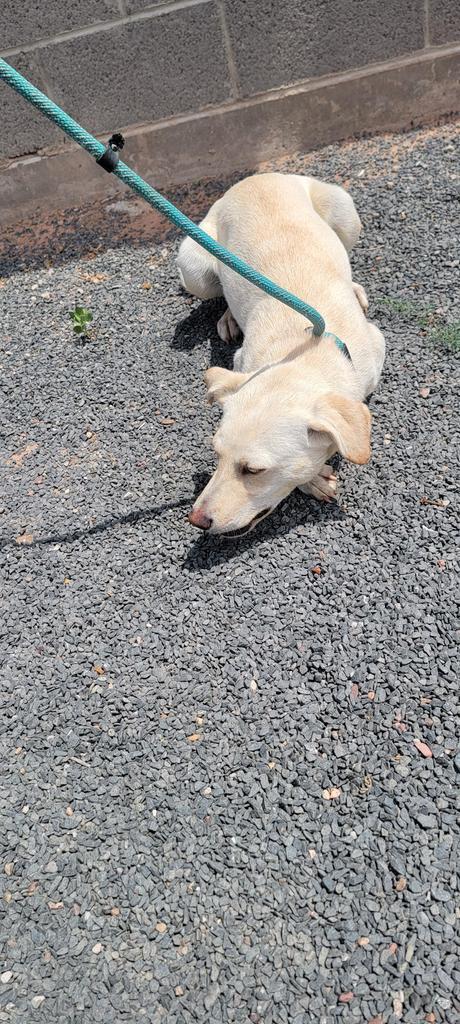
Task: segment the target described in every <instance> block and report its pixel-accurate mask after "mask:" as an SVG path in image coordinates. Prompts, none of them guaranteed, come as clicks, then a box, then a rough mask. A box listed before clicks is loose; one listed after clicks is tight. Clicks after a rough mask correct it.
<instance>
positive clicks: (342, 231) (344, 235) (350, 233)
mask: <svg viewBox="0 0 460 1024" xmlns="http://www.w3.org/2000/svg"><path fill="white" fill-rule="evenodd" d="M304 181H305V182H306V183H307V186H308V191H309V193H310V199H311V201H312V203H313V206H314V208H315V210H316V212H317V213H319V215H320V217H322V218H323V220H325V221H326V224H329V227H331V228H332V230H333V231H335V233H336V235H338V236H339V238H340V241H341V242H342V245H344V246H345V249H346V250H347V252H350V250H351V249H352V248H353V246H354V245H356V242H357V241H358V238H359V236H360V234H361V227H362V225H361V221H360V219H359V216H358V212H357V209H356V206H355V204H354V202H353V200H352V198H351V195H350V194H349V193H348V192H346V191H345V189H344V188H341V187H340V185H331V184H329V183H328V182H325V181H318V180H317V179H316V178H305V179H304Z"/></svg>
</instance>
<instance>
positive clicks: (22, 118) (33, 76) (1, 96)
mask: <svg viewBox="0 0 460 1024" xmlns="http://www.w3.org/2000/svg"><path fill="white" fill-rule="evenodd" d="M8 63H9V64H11V66H12V67H14V68H16V70H17V71H20V72H21V74H22V75H25V76H26V78H28V79H29V81H30V82H32V84H33V85H36V86H37V88H38V89H41V90H42V91H43V92H47V89H46V85H45V84H44V82H43V80H42V77H41V75H40V73H39V71H38V69H37V67H36V66H35V62H34V59H33V55H32V54H30V53H19V54H16V55H15V56H14V57H11V58H10V59H9V60H8ZM0 125H1V132H0V158H3V159H8V158H14V157H17V156H24V155H25V154H26V153H35V152H36V151H37V149H43V148H44V147H45V146H51V145H54V144H55V143H58V142H59V140H60V139H61V140H62V139H63V135H62V132H61V131H59V128H55V127H54V125H52V124H51V121H48V119H47V118H46V117H43V114H40V113H39V112H38V110H35V108H34V107H32V106H31V105H30V103H27V101H26V100H24V99H23V98H22V96H18V95H17V93H15V92H14V91H13V89H11V87H10V86H9V85H6V84H5V82H0Z"/></svg>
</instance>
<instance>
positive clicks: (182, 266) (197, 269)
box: [177, 203, 222, 299]
mask: <svg viewBox="0 0 460 1024" xmlns="http://www.w3.org/2000/svg"><path fill="white" fill-rule="evenodd" d="M216 206H217V203H214V206H212V207H211V209H210V211H209V213H208V215H207V217H205V219H204V220H203V221H202V222H201V224H200V227H201V228H203V231H206V233H207V234H208V235H211V238H216V234H217V231H216ZM177 269H178V272H179V279H180V283H181V285H182V287H183V288H185V290H186V291H187V292H191V294H192V295H196V297H197V298H198V299H215V298H217V297H218V296H219V295H222V285H221V283H220V280H219V273H218V261H217V260H216V259H215V257H214V256H211V254H210V253H208V252H206V249H202V248H201V245H198V243H197V242H194V241H193V238H189V237H188V236H187V238H184V241H183V242H182V244H181V246H180V249H179V253H178V256H177Z"/></svg>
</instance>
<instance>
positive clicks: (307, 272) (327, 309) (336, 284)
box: [177, 173, 385, 537]
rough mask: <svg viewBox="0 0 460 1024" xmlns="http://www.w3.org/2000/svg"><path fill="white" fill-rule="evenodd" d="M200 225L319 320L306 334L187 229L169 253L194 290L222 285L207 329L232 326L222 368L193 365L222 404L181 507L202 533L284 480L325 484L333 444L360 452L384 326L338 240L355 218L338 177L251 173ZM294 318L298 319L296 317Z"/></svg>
mask: <svg viewBox="0 0 460 1024" xmlns="http://www.w3.org/2000/svg"><path fill="white" fill-rule="evenodd" d="M201 227H202V228H203V230H204V231H206V232H207V233H208V234H209V235H211V236H212V237H213V238H214V239H216V241H218V242H219V243H220V244H221V245H224V246H226V248H227V249H230V251H231V252H232V253H235V254H236V255H238V256H239V257H241V258H242V259H243V260H245V261H246V262H247V263H249V264H250V265H251V266H252V267H254V268H256V269H257V270H258V271H260V272H261V273H262V274H265V276H266V277H269V278H270V279H271V280H272V281H275V282H276V283H277V284H280V285H282V286H283V287H284V288H286V289H288V290H289V291H291V292H293V293H294V295H297V296H298V297H300V298H302V299H304V300H305V301H306V302H308V303H309V304H310V305H313V306H314V307H315V308H316V309H318V310H319V312H320V313H321V314H322V316H323V317H324V319H325V321H326V333H325V334H324V335H323V336H322V337H321V338H316V337H315V336H314V335H313V333H312V329H311V327H310V328H308V326H307V324H308V322H307V321H306V320H305V318H304V317H303V316H302V315H301V314H299V313H297V312H295V311H294V310H292V309H290V308H289V307H288V306H285V305H284V304H283V303H281V302H280V301H279V300H278V299H274V298H271V297H270V296H269V295H267V294H266V293H265V292H263V291H261V290H260V289H258V288H257V287H256V286H255V285H252V284H250V283H249V282H248V281H246V280H245V279H244V278H242V277H240V276H239V275H238V274H236V273H235V272H234V271H232V270H230V269H229V268H228V267H226V266H225V265H224V264H223V263H220V262H218V260H216V259H215V258H214V257H213V256H211V255H210V254H208V253H207V252H206V251H205V250H204V249H202V248H201V247H200V246H199V245H197V243H196V242H194V241H193V240H192V239H191V238H188V237H187V238H185V239H184V241H183V242H182V244H181V246H180V249H179V253H178V259H177V264H178V272H179V278H180V281H181V284H182V286H183V287H184V288H185V289H186V290H187V291H188V292H191V294H192V295H195V296H197V297H198V298H200V299H211V298H214V297H217V296H221V295H224V297H225V299H226V302H227V305H228V309H227V310H226V312H225V313H224V315H223V316H222V317H221V319H220V320H219V322H218V324H217V330H218V334H219V336H220V338H222V339H223V340H224V341H228V342H234V341H236V340H237V339H238V337H239V336H240V333H242V335H243V339H244V340H243V342H242V345H241V347H240V348H238V350H237V351H236V353H235V356H234V363H233V367H234V368H233V370H227V369H224V368H222V367H212V368H211V369H210V370H208V371H207V373H206V374H205V381H206V385H207V389H208V400H209V402H211V403H212V402H218V403H219V405H220V406H221V407H222V410H223V416H222V419H221V422H220V426H219V428H218V430H217V433H216V435H215V438H214V448H215V451H216V454H217V457H218V465H217V469H216V471H215V473H214V475H213V476H212V478H211V480H210V481H209V483H208V485H207V486H206V487H205V489H204V490H203V492H202V493H201V494H200V496H199V497H198V498H197V500H196V502H195V504H194V506H193V509H192V510H191V512H190V514H189V520H190V522H191V523H192V525H193V526H196V527H198V528H199V529H201V530H207V531H208V532H209V533H210V534H225V535H227V536H231V537H237V536H242V535H243V534H245V533H247V532H248V531H249V530H252V529H253V528H254V526H255V525H256V524H257V523H259V522H260V521H261V520H262V519H264V518H265V517H266V516H268V515H270V513H271V512H272V511H273V509H274V508H276V506H277V505H279V503H280V502H281V501H282V500H283V499H284V498H285V497H286V496H287V495H288V494H289V493H290V491H292V490H293V489H294V488H296V487H298V488H299V489H300V490H301V491H303V492H304V493H306V494H309V495H313V497H315V498H317V499H319V500H321V501H331V500H332V499H333V498H334V497H335V495H336V489H337V479H336V475H335V473H334V471H333V469H332V468H331V466H330V465H328V464H327V462H328V459H330V458H331V457H332V456H333V455H334V454H335V453H336V452H340V454H341V455H342V456H343V457H344V458H345V459H348V460H350V461H351V462H355V463H358V464H359V465H362V464H364V463H366V462H368V460H369V458H370V454H371V450H370V434H371V415H370V412H369V409H368V407H367V405H366V404H365V399H366V398H367V397H368V396H369V395H370V394H371V393H372V392H373V391H374V389H375V388H376V386H377V383H378V381H379V378H380V375H381V372H382V367H383V363H384V358H385V340H384V338H383V335H382V334H381V332H380V330H379V329H378V327H377V326H376V325H375V324H373V323H371V322H370V321H369V320H368V319H367V317H366V313H367V308H368V302H367V297H366V292H365V291H364V288H362V287H361V285H359V284H357V283H356V282H354V281H353V280H352V274H351V268H350V262H349V258H348V253H349V252H350V250H351V249H352V248H353V246H354V245H355V244H356V242H357V241H358V238H359V235H360V232H361V221H360V219H359V216H358V213H357V211H356V208H355V205H354V202H353V200H352V198H351V196H350V195H349V194H348V193H347V192H345V191H344V189H342V188H340V187H339V186H338V185H331V184H327V183H325V182H322V181H319V180H317V179H314V178H311V177H304V176H301V175H296V174H275V173H274V174H256V175H253V176H251V177H249V178H245V179H244V180H242V181H240V182H238V183H237V184H236V185H234V186H233V187H232V188H230V189H229V190H228V192H226V193H225V195H224V196H223V197H222V198H221V199H219V200H217V202H216V203H214V205H213V206H212V207H211V209H210V211H209V213H208V215H207V217H205V219H204V221H203V222H202V224H201ZM306 327H307V329H306Z"/></svg>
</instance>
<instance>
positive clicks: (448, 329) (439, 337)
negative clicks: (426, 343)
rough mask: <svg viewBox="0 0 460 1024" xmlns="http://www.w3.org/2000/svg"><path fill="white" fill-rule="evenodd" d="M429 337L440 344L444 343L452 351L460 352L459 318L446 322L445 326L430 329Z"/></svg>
mask: <svg viewBox="0 0 460 1024" xmlns="http://www.w3.org/2000/svg"><path fill="white" fill-rule="evenodd" d="M430 338H431V340H432V341H435V342H438V344H440V345H446V346H447V348H450V349H452V351H453V352H460V320H456V321H455V323H453V324H446V325H445V327H436V328H435V329H434V330H433V331H431V333H430Z"/></svg>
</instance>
